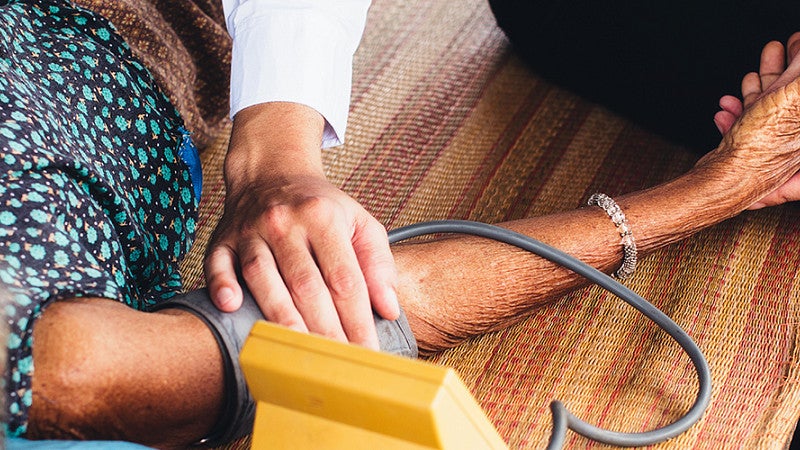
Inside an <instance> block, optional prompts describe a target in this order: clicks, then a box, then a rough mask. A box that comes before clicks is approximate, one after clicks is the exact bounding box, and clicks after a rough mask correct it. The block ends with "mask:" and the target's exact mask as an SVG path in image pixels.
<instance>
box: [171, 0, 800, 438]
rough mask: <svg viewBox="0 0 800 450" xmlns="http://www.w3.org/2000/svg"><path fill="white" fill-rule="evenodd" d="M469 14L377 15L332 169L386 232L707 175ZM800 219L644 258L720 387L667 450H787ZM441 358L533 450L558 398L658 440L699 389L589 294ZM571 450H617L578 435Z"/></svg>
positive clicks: (675, 351) (480, 6) (747, 217)
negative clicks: (540, 69)
mask: <svg viewBox="0 0 800 450" xmlns="http://www.w3.org/2000/svg"><path fill="white" fill-rule="evenodd" d="M455 5H456V4H455V3H453V2H431V1H423V0H418V1H400V0H375V1H374V5H373V7H372V9H371V11H370V17H369V22H368V27H367V30H366V35H365V37H364V40H363V43H362V46H361V47H360V49H359V51H358V54H357V58H356V61H355V79H354V92H353V103H352V115H351V119H350V125H349V129H348V133H349V134H348V136H347V143H346V145H344V146H343V147H340V148H336V149H333V150H331V151H328V152H327V153H325V162H326V164H327V170H328V175H329V176H330V178H331V179H332V180H333V181H334V182H335V183H337V184H338V185H340V186H342V187H343V188H344V189H345V190H346V191H347V192H348V193H350V194H351V195H353V196H354V197H355V198H357V199H358V200H360V201H361V202H362V203H363V204H364V205H365V206H366V208H367V209H368V210H370V211H371V212H372V213H373V214H375V215H376V217H378V218H379V219H380V220H381V221H382V222H383V223H384V224H386V226H387V227H389V228H394V227H398V226H401V225H405V224H409V223H412V222H417V221H421V220H428V219H440V218H462V219H463V218H466V219H475V220H481V221H487V222H497V221H502V220H507V219H517V218H522V217H530V216H534V215H542V214H547V213H550V212H554V211H561V210H566V209H572V208H576V207H578V206H580V205H581V204H582V203H583V202H585V199H586V198H587V197H588V196H589V195H590V194H591V193H593V192H597V191H602V192H605V193H607V194H609V195H612V196H614V195H619V194H622V193H626V192H629V191H632V190H636V189H640V188H643V187H647V186H652V185H654V184H657V183H659V182H661V181H664V180H666V179H668V178H670V177H673V176H675V175H677V174H679V173H681V172H682V171H684V170H685V169H687V168H688V167H690V166H691V165H692V163H693V162H694V159H695V157H694V156H693V154H692V153H690V152H688V151H686V150H685V149H681V148H678V147H675V146H672V145H670V144H668V143H666V142H664V141H662V140H659V139H658V138H656V137H654V136H652V135H649V134H647V133H645V132H643V131H641V130H639V129H637V128H636V127H634V126H632V125H630V124H628V123H626V122H625V121H623V120H621V119H619V118H618V117H615V116H614V115H612V114H610V113H609V112H607V111H606V110H604V109H603V108H601V107H599V106H596V105H593V104H590V103H588V102H586V101H583V100H581V99H580V98H577V97H576V96H574V95H571V94H570V93H568V92H565V91H563V90H560V89H558V88H556V87H554V86H553V85H550V84H548V83H546V82H544V81H542V80H541V79H540V78H538V77H537V76H536V75H535V74H532V73H530V72H529V71H528V70H526V69H525V68H524V67H523V65H522V64H521V63H520V61H519V60H518V59H517V58H516V57H515V56H514V55H513V53H512V52H511V50H510V48H509V45H508V43H507V41H506V40H505V38H504V36H503V35H502V33H501V32H500V31H499V30H498V29H497V27H496V26H495V24H494V21H493V18H492V16H491V14H490V12H489V10H488V7H487V5H486V4H485V3H484V2H483V1H480V0H462V1H459V2H457V6H458V7H454V6H455ZM710 120H711V118H710V117H709V121H710ZM226 139H227V135H226V134H224V133H223V135H221V136H220V137H219V138H218V140H217V141H216V142H215V143H214V144H213V145H211V146H210V147H209V148H208V149H207V150H206V151H205V153H204V154H203V158H204V163H205V169H204V170H205V177H206V184H205V198H204V199H203V202H202V213H201V214H202V217H201V224H200V230H199V236H198V241H199V242H198V245H197V246H196V248H195V249H194V251H193V253H192V254H191V255H190V256H189V258H187V260H186V262H185V264H184V273H185V279H186V283H187V288H193V287H197V286H200V285H202V284H203V280H202V274H201V267H202V263H201V261H202V253H203V249H204V247H205V243H206V241H207V239H208V235H209V233H210V232H211V230H212V228H213V226H214V223H215V221H216V220H217V218H218V217H219V215H220V214H221V211H222V201H223V198H224V185H223V182H222V178H221V174H220V169H221V164H222V159H223V156H224V152H225V146H226V144H227V140H226ZM798 219H800V211H798V208H797V207H796V206H794V205H788V206H785V207H780V208H774V209H770V210H764V211H758V212H748V213H745V214H743V215H741V216H740V217H738V218H735V219H732V220H729V221H727V222H725V223H722V224H720V225H719V226H716V227H714V228H711V229H708V230H706V231H704V232H702V233H700V234H698V235H696V236H694V237H693V238H691V239H689V240H687V241H684V242H681V243H678V244H675V245H672V246H670V247H668V248H665V249H663V250H662V251H659V252H657V253H655V254H652V255H649V256H647V257H646V258H645V259H643V260H642V261H641V266H640V268H639V270H638V272H637V274H636V275H635V276H634V277H633V278H632V279H631V280H630V281H629V282H627V284H628V286H629V287H631V288H632V289H633V290H635V291H637V292H638V293H640V294H641V295H643V296H644V297H645V298H647V299H649V300H651V301H652V302H653V303H655V305H656V306H658V307H659V308H661V309H662V310H664V311H665V312H666V313H667V314H668V315H670V316H671V317H672V318H673V319H674V320H675V321H677V322H678V324H680V325H681V326H682V327H684V328H685V329H686V330H687V331H688V332H689V333H690V335H691V336H692V337H693V338H694V339H695V340H696V341H697V343H698V344H699V346H700V347H701V349H702V350H703V351H704V353H705V354H706V356H707V357H708V359H709V362H710V366H711V371H712V376H713V382H714V391H713V399H712V403H711V406H710V408H709V409H708V411H707V413H706V414H705V416H704V417H703V418H702V420H701V422H700V423H698V424H697V425H696V426H694V427H693V428H691V429H690V430H689V431H688V432H687V433H685V434H683V435H681V436H679V437H677V438H675V439H673V440H672V441H670V442H667V443H665V444H663V445H660V446H657V448H675V449H688V448H697V449H722V448H724V449H736V448H743V449H754V448H766V449H773V448H782V447H783V446H784V445H786V443H787V440H788V439H789V437H790V436H791V433H792V430H793V429H794V427H795V425H796V423H797V420H798V414H799V413H800V383H799V382H798V380H799V379H800V373H798V365H797V360H798V352H800V345H798V344H800V342H799V341H798V330H797V328H798V314H799V311H798V305H800V303H799V302H798V298H800V278H798V277H797V268H798V265H799V264H800V233H798V231H799V230H798V228H800V220H798ZM553 226H558V224H553ZM634 226H635V224H634ZM430 361H432V362H434V363H436V364H442V365H446V366H449V367H452V368H454V369H455V370H456V371H457V372H458V373H459V374H460V375H461V377H462V378H463V379H464V381H465V382H466V384H467V386H468V387H469V389H470V390H471V392H472V393H473V394H474V395H475V397H476V399H477V400H478V402H479V403H480V404H481V405H482V406H483V408H484V410H485V411H486V413H487V415H488V417H489V418H490V419H491V421H492V422H493V423H494V424H495V426H496V427H497V429H498V431H499V432H500V434H501V436H502V437H503V438H504V439H505V440H506V442H508V444H509V446H510V447H511V448H520V449H523V448H542V447H544V446H545V445H546V442H547V439H548V437H549V433H550V424H551V419H550V412H549V407H548V405H549V403H550V402H551V401H552V400H554V399H559V400H561V401H563V402H564V403H565V404H566V406H567V407H568V408H569V409H570V411H572V412H573V413H574V414H576V415H577V416H578V417H580V418H582V419H584V420H586V421H588V422H589V423H593V424H598V425H601V426H603V427H605V428H609V429H613V430H619V431H645V430H649V429H652V428H655V427H658V426H661V425H664V424H667V423H669V422H671V421H673V420H675V419H676V418H677V417H679V416H680V415H682V414H683V412H685V411H686V410H687V409H688V407H689V406H690V405H691V403H692V402H693V400H694V397H695V394H696V389H697V384H696V382H695V378H694V371H693V369H692V366H691V364H690V363H689V361H688V358H687V357H686V356H685V355H684V354H683V353H682V352H681V350H680V349H679V347H678V346H677V344H675V343H674V342H672V341H671V340H670V339H669V338H668V337H666V335H665V334H664V333H663V332H661V331H659V330H658V329H657V328H656V327H655V326H653V325H652V324H651V323H649V321H647V320H646V319H645V318H643V317H642V316H640V315H639V314H638V313H636V312H635V311H633V309H632V308H630V307H629V306H627V305H626V304H624V303H623V302H622V301H620V300H619V299H617V298H615V297H614V296H612V295H610V294H608V293H606V292H604V291H602V290H600V289H598V288H591V287H590V288H586V289H581V290H578V291H575V292H573V293H571V294H569V295H567V296H565V297H564V298H562V299H561V300H559V301H558V302H556V303H555V304H552V305H550V306H547V307H543V308H542V309H540V310H538V311H536V312H535V313H534V314H533V315H532V316H531V317H530V318H528V319H526V320H525V321H523V322H522V323H520V324H519V325H517V326H514V327H513V328H510V329H507V330H504V331H501V332H497V333H492V334H488V335H486V336H483V337H480V338H477V339H474V340H472V341H470V342H468V343H466V344H463V345H461V346H459V347H457V348H454V349H452V350H450V351H446V352H443V353H441V354H438V355H436V356H435V357H432V358H430ZM246 444H247V440H246V439H245V440H243V441H242V442H238V443H235V444H233V445H230V446H228V447H226V448H230V449H233V448H242V447H245V446H246ZM567 447H568V448H597V447H603V446H600V445H598V444H595V443H591V442H588V441H586V440H585V439H583V438H581V437H579V436H576V435H574V434H569V435H568V441H567Z"/></svg>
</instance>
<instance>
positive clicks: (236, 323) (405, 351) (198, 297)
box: [155, 289, 418, 446]
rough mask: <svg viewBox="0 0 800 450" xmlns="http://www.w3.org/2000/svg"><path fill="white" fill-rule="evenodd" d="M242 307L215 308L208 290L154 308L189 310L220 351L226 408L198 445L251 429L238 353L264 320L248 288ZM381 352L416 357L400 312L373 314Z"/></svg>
mask: <svg viewBox="0 0 800 450" xmlns="http://www.w3.org/2000/svg"><path fill="white" fill-rule="evenodd" d="M243 291H244V292H243V293H244V301H243V302H242V307H241V308H239V309H238V310H237V311H235V312H232V313H225V312H222V311H220V310H219V309H217V307H216V306H214V304H213V303H212V302H211V297H210V296H209V295H208V290H207V289H198V290H195V291H191V292H187V293H185V294H182V295H178V296H176V297H173V298H172V299H170V300H169V301H167V302H164V303H161V304H160V305H158V306H157V307H156V308H155V309H156V310H159V309H165V308H178V309H183V310H185V311H189V312H191V313H192V314H194V315H196V316H197V317H199V318H200V319H201V320H202V321H203V322H205V323H206V325H208V327H209V328H210V329H211V332H212V333H213V334H214V338H215V339H216V340H217V344H218V345H219V348H220V350H221V352H222V358H223V364H224V369H225V399H224V401H225V405H224V406H223V411H222V416H221V418H220V420H219V422H218V423H217V425H215V427H214V430H212V432H211V434H210V435H209V436H208V437H207V438H206V439H203V440H202V441H201V442H200V443H201V444H202V445H206V446H219V445H222V444H225V443H227V442H230V441H232V440H234V439H237V438H240V437H242V436H245V435H246V434H248V433H250V432H251V431H252V429H253V420H254V418H255V402H254V401H253V397H252V396H251V395H250V392H249V390H248V389H247V383H246V382H245V379H244V373H243V372H242V369H241V367H240V366H239V353H240V352H241V350H242V346H243V345H244V341H245V339H247V336H248V335H249V334H250V329H251V328H253V324H255V322H256V321H257V320H264V316H263V315H262V314H261V310H260V309H259V308H258V305H257V304H256V302H255V300H254V299H253V297H252V296H251V295H250V292H249V291H247V289H243ZM373 317H374V318H375V327H376V329H377V331H378V341H379V343H380V348H381V351H383V352H387V353H392V354H396V355H400V356H406V357H409V358H416V357H417V355H418V348H417V341H416V339H415V338H414V335H413V334H412V333H411V328H410V327H409V325H408V320H407V319H406V315H405V313H404V312H403V310H402V308H401V309H400V318H399V319H397V320H396V321H389V320H386V319H383V318H381V317H380V316H378V315H377V314H375V313H374V312H373Z"/></svg>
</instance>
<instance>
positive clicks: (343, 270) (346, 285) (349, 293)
mask: <svg viewBox="0 0 800 450" xmlns="http://www.w3.org/2000/svg"><path fill="white" fill-rule="evenodd" d="M327 279H328V287H329V289H330V291H331V294H332V295H333V296H334V297H336V298H343V299H348V298H352V297H355V296H357V295H358V294H359V293H361V291H362V290H363V287H364V281H363V277H362V276H360V274H358V273H355V272H353V271H352V270H349V269H348V268H347V267H343V266H341V267H337V268H336V269H333V270H332V271H331V272H330V273H329V274H328V276H327Z"/></svg>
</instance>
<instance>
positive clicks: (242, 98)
mask: <svg viewBox="0 0 800 450" xmlns="http://www.w3.org/2000/svg"><path fill="white" fill-rule="evenodd" d="M222 2H223V6H224V9H225V20H226V22H227V26H228V33H230V35H231V37H232V38H233V57H232V63H231V111H230V114H231V117H233V116H234V115H235V114H236V113H237V112H239V111H240V110H242V109H244V108H246V107H248V106H252V105H255V104H258V103H264V102H271V101H288V102H296V103H302V104H304V105H307V106H310V107H311V108H314V109H315V110H317V111H318V112H319V113H320V114H322V116H323V117H324V118H325V121H326V123H325V132H324V136H323V141H322V146H323V147H330V146H334V145H338V144H341V143H342V142H344V131H345V128H346V126H347V114H348V110H349V107H350V90H351V84H352V70H353V69H352V63H353V54H354V53H355V51H356V48H357V47H358V44H359V42H360V41H361V36H362V34H363V32H364V25H365V22H366V17H367V10H368V9H369V5H370V0H222Z"/></svg>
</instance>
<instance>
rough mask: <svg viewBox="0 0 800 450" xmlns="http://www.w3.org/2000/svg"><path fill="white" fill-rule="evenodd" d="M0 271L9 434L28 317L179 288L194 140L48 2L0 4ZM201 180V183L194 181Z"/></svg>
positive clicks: (146, 82)
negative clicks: (53, 306)
mask: <svg viewBox="0 0 800 450" xmlns="http://www.w3.org/2000/svg"><path fill="white" fill-rule="evenodd" d="M0 24H1V25H0V205H2V210H0V247H2V249H3V252H2V254H0V280H1V281H2V282H3V283H5V284H7V285H8V288H9V291H10V293H11V295H12V303H11V304H10V305H9V306H8V307H7V313H8V316H9V323H10V326H11V335H10V338H9V370H8V371H7V376H6V380H5V383H6V391H7V392H8V395H9V398H8V408H9V411H8V412H9V415H10V419H9V423H8V429H9V432H10V434H11V435H18V434H20V433H23V432H24V431H25V427H26V420H27V410H28V407H29V406H30V403H31V390H30V381H31V373H32V371H33V362H32V356H31V354H32V350H31V345H32V342H31V336H32V327H33V323H34V321H35V319H36V318H37V317H38V316H39V315H40V314H41V312H42V310H43V308H44V307H45V306H46V305H47V304H48V303H49V302H51V301H53V300H54V299H56V298H64V297H69V296H91V297H106V298H112V299H118V300H119V301H121V302H124V303H125V304H127V305H129V306H131V307H133V308H136V309H140V310H147V309H148V308H149V307H150V306H152V305H154V304H156V303H158V302H159V301H161V300H163V299H166V298H169V297H171V296H172V295H174V294H175V293H176V292H177V291H179V290H180V289H181V278H180V274H179V272H178V270H177V263H178V261H179V259H180V258H181V257H182V255H183V254H184V253H185V252H186V251H187V250H188V249H189V247H190V245H191V241H192V235H193V232H194V228H195V219H194V217H195V216H194V214H195V210H196V206H197V198H196V195H195V191H194V189H195V188H199V186H197V185H196V183H195V184H194V185H193V182H192V175H191V171H190V170H189V168H188V167H187V165H186V164H185V163H184V161H183V160H182V159H181V155H186V156H187V157H189V159H191V158H192V157H194V159H195V160H196V158H197V155H196V149H195V148H194V146H193V145H192V143H191V139H189V137H188V132H186V131H185V130H184V129H183V122H182V121H181V119H180V117H179V116H178V114H177V112H176V110H175V108H174V107H173V106H172V105H171V104H170V102H169V101H168V100H167V98H166V97H165V96H164V95H163V94H162V93H161V91H160V90H159V89H158V88H157V87H156V86H155V84H154V82H153V79H152V77H151V76H150V75H149V73H148V71H147V70H146V69H145V68H144V67H143V66H142V64H140V63H139V62H138V61H137V59H136V58H135V57H134V56H133V54H132V53H131V51H130V49H129V48H128V46H127V45H126V44H125V42H124V41H123V40H122V38H121V37H120V36H119V35H118V34H117V33H116V32H115V29H114V28H113V26H112V25H111V24H110V23H109V22H108V21H106V20H105V19H103V18H102V17H100V16H98V15H96V14H94V13H91V12H89V11H86V10H83V9H81V8H77V7H73V6H71V5H70V4H69V3H68V2H66V1H60V0H29V1H27V0H20V1H13V2H10V3H8V4H7V5H5V6H2V7H0ZM195 181H199V180H195Z"/></svg>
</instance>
